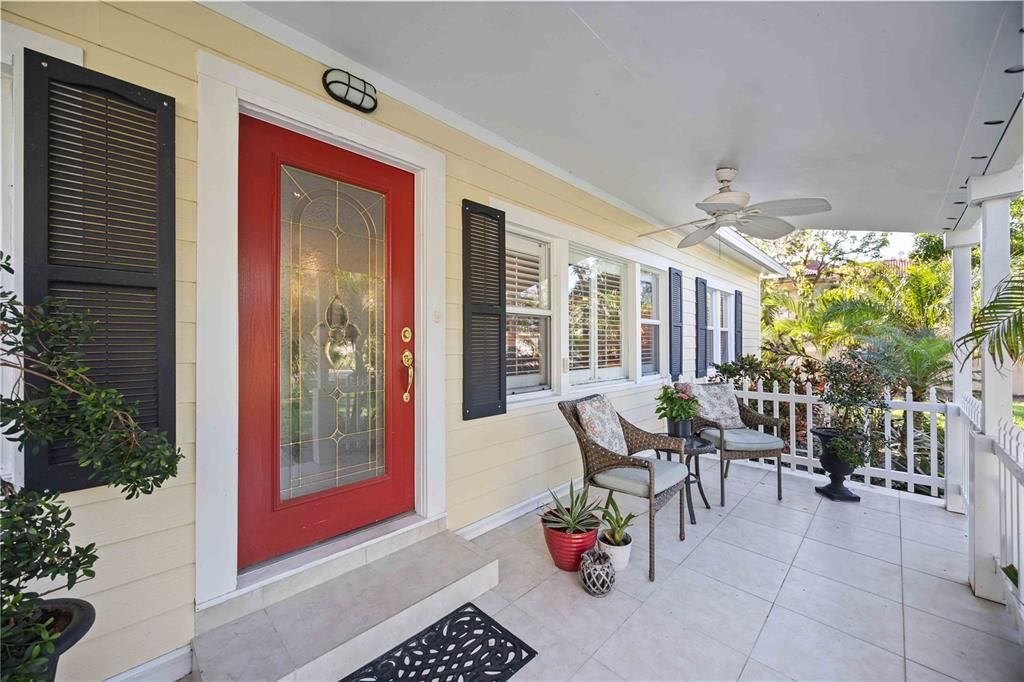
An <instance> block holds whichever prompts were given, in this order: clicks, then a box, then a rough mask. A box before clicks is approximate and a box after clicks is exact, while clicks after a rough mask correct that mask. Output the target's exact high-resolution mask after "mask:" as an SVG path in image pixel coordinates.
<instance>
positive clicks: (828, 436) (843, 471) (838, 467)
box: [811, 428, 860, 502]
mask: <svg viewBox="0 0 1024 682" xmlns="http://www.w3.org/2000/svg"><path fill="white" fill-rule="evenodd" d="M811 433H813V434H814V435H815V436H817V437H818V438H819V439H820V440H821V466H822V468H824V469H825V471H827V472H828V476H829V478H830V479H831V480H832V482H831V483H829V484H828V485H819V486H817V487H815V488H814V490H815V492H817V493H818V494H819V495H824V496H825V497H827V498H828V499H830V500H834V501H836V502H860V496H859V495H857V494H855V493H854V492H853V491H851V490H850V489H849V488H847V487H846V486H845V485H843V481H844V480H845V479H846V477H847V476H849V475H850V474H852V473H853V467H851V466H850V465H849V464H848V463H847V462H846V460H843V459H840V458H839V457H838V456H836V454H835V453H834V452H833V446H834V442H835V439H836V438H840V437H842V436H843V432H842V431H840V430H839V429H830V428H820V429H811Z"/></svg>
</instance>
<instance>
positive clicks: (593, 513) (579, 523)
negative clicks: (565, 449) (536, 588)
mask: <svg viewBox="0 0 1024 682" xmlns="http://www.w3.org/2000/svg"><path fill="white" fill-rule="evenodd" d="M548 492H549V493H551V499H552V500H553V502H554V508H552V509H549V510H548V511H546V512H544V514H542V515H541V524H542V525H543V526H544V542H545V543H546V544H547V546H548V551H549V552H550V553H551V558H552V559H553V560H554V562H555V566H558V567H559V568H560V569H562V570H563V571H578V570H579V568H580V557H581V556H582V555H583V553H584V552H586V551H587V550H588V549H593V547H594V543H596V542H597V530H598V528H600V526H601V520H600V518H599V517H598V516H597V513H598V511H599V509H600V506H599V505H598V503H597V502H591V501H590V500H589V499H588V496H589V494H590V487H589V486H586V485H584V486H583V490H581V491H580V492H579V493H577V492H576V490H575V488H574V487H573V484H572V482H571V481H570V482H569V503H568V505H563V504H562V501H561V500H559V499H558V496H557V495H555V494H554V493H553V492H551V491H550V490H549V491H548Z"/></svg>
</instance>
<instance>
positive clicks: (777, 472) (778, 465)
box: [775, 454, 782, 501]
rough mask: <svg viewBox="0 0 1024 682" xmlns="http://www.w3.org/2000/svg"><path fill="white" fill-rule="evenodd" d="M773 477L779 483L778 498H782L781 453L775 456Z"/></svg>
mask: <svg viewBox="0 0 1024 682" xmlns="http://www.w3.org/2000/svg"><path fill="white" fill-rule="evenodd" d="M775 478H776V480H777V481H778V485H779V500H780V501H781V500H782V455H781V454H779V455H776V456H775Z"/></svg>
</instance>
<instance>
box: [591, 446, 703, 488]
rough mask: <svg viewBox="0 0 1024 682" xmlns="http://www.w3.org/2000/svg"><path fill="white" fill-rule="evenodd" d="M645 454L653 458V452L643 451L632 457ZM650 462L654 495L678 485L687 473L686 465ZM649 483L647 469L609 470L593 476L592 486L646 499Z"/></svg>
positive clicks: (652, 460)
mask: <svg viewBox="0 0 1024 682" xmlns="http://www.w3.org/2000/svg"><path fill="white" fill-rule="evenodd" d="M646 453H651V455H652V456H653V454H654V451H653V450H644V451H643V452H642V453H637V454H636V455H633V456H634V457H637V456H639V455H643V454H646ZM650 461H651V462H653V463H654V494H655V495H657V494H658V493H660V492H661V491H663V490H665V489H667V488H671V487H672V486H674V485H675V484H676V483H679V481H681V480H683V479H684V478H686V475H687V474H688V473H689V470H688V469H687V468H686V465H685V464H680V463H679V462H669V461H666V460H663V459H653V458H651V459H650ZM649 482H650V481H649V478H648V473H647V469H633V468H627V469H609V470H607V471H602V472H601V473H599V474H597V475H596V476H594V485H596V486H598V487H600V488H605V489H606V490H614V491H615V492H617V493H625V494H626V495H636V496H637V497H647V488H648V484H649Z"/></svg>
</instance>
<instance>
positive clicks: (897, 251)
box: [882, 232, 914, 259]
mask: <svg viewBox="0 0 1024 682" xmlns="http://www.w3.org/2000/svg"><path fill="white" fill-rule="evenodd" d="M912 248H914V233H913V232H890V233H889V246H887V247H885V248H884V249H882V258H884V259H889V258H906V257H907V256H909V255H910V250H911V249H912Z"/></svg>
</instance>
